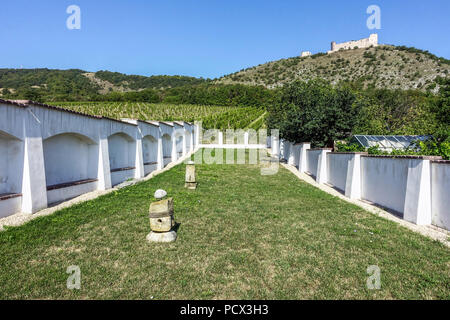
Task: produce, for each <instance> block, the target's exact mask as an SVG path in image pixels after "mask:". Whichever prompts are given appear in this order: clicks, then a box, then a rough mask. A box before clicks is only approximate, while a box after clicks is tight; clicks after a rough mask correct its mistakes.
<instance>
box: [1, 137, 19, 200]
mask: <svg viewBox="0 0 450 320" xmlns="http://www.w3.org/2000/svg"><path fill="white" fill-rule="evenodd" d="M23 159H24V143H23V141H22V140H20V139H19V138H17V137H14V136H12V135H10V134H8V133H6V132H3V131H0V199H1V198H2V197H5V196H11V195H13V194H20V193H21V192H22V178H23Z"/></svg>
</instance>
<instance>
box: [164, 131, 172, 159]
mask: <svg viewBox="0 0 450 320" xmlns="http://www.w3.org/2000/svg"><path fill="white" fill-rule="evenodd" d="M162 145H163V157H164V166H166V165H167V164H168V163H170V161H172V160H171V159H169V158H167V157H171V156H172V139H171V137H170V136H169V135H168V134H164V135H163V136H162ZM167 160H168V162H167Z"/></svg>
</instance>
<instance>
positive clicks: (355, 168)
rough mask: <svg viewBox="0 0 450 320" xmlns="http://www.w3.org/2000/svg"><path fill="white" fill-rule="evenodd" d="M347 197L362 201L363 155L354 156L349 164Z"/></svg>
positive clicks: (346, 182) (346, 183)
mask: <svg viewBox="0 0 450 320" xmlns="http://www.w3.org/2000/svg"><path fill="white" fill-rule="evenodd" d="M345 196H346V197H348V198H350V199H361V154H354V155H353V157H352V158H351V159H350V161H349V162H348V164H347V179H346V181H345Z"/></svg>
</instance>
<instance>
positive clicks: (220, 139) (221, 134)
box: [219, 131, 223, 145]
mask: <svg viewBox="0 0 450 320" xmlns="http://www.w3.org/2000/svg"><path fill="white" fill-rule="evenodd" d="M219 145H223V132H222V131H219Z"/></svg>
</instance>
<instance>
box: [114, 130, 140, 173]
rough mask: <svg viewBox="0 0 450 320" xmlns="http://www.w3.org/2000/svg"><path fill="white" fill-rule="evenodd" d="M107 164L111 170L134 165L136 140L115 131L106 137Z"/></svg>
mask: <svg viewBox="0 0 450 320" xmlns="http://www.w3.org/2000/svg"><path fill="white" fill-rule="evenodd" d="M108 150H109V166H110V168H111V170H113V169H120V168H125V167H135V160H136V142H135V141H134V140H133V139H132V138H131V137H130V136H127V135H126V134H123V133H116V134H113V135H112V136H110V137H109V138H108Z"/></svg>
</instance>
